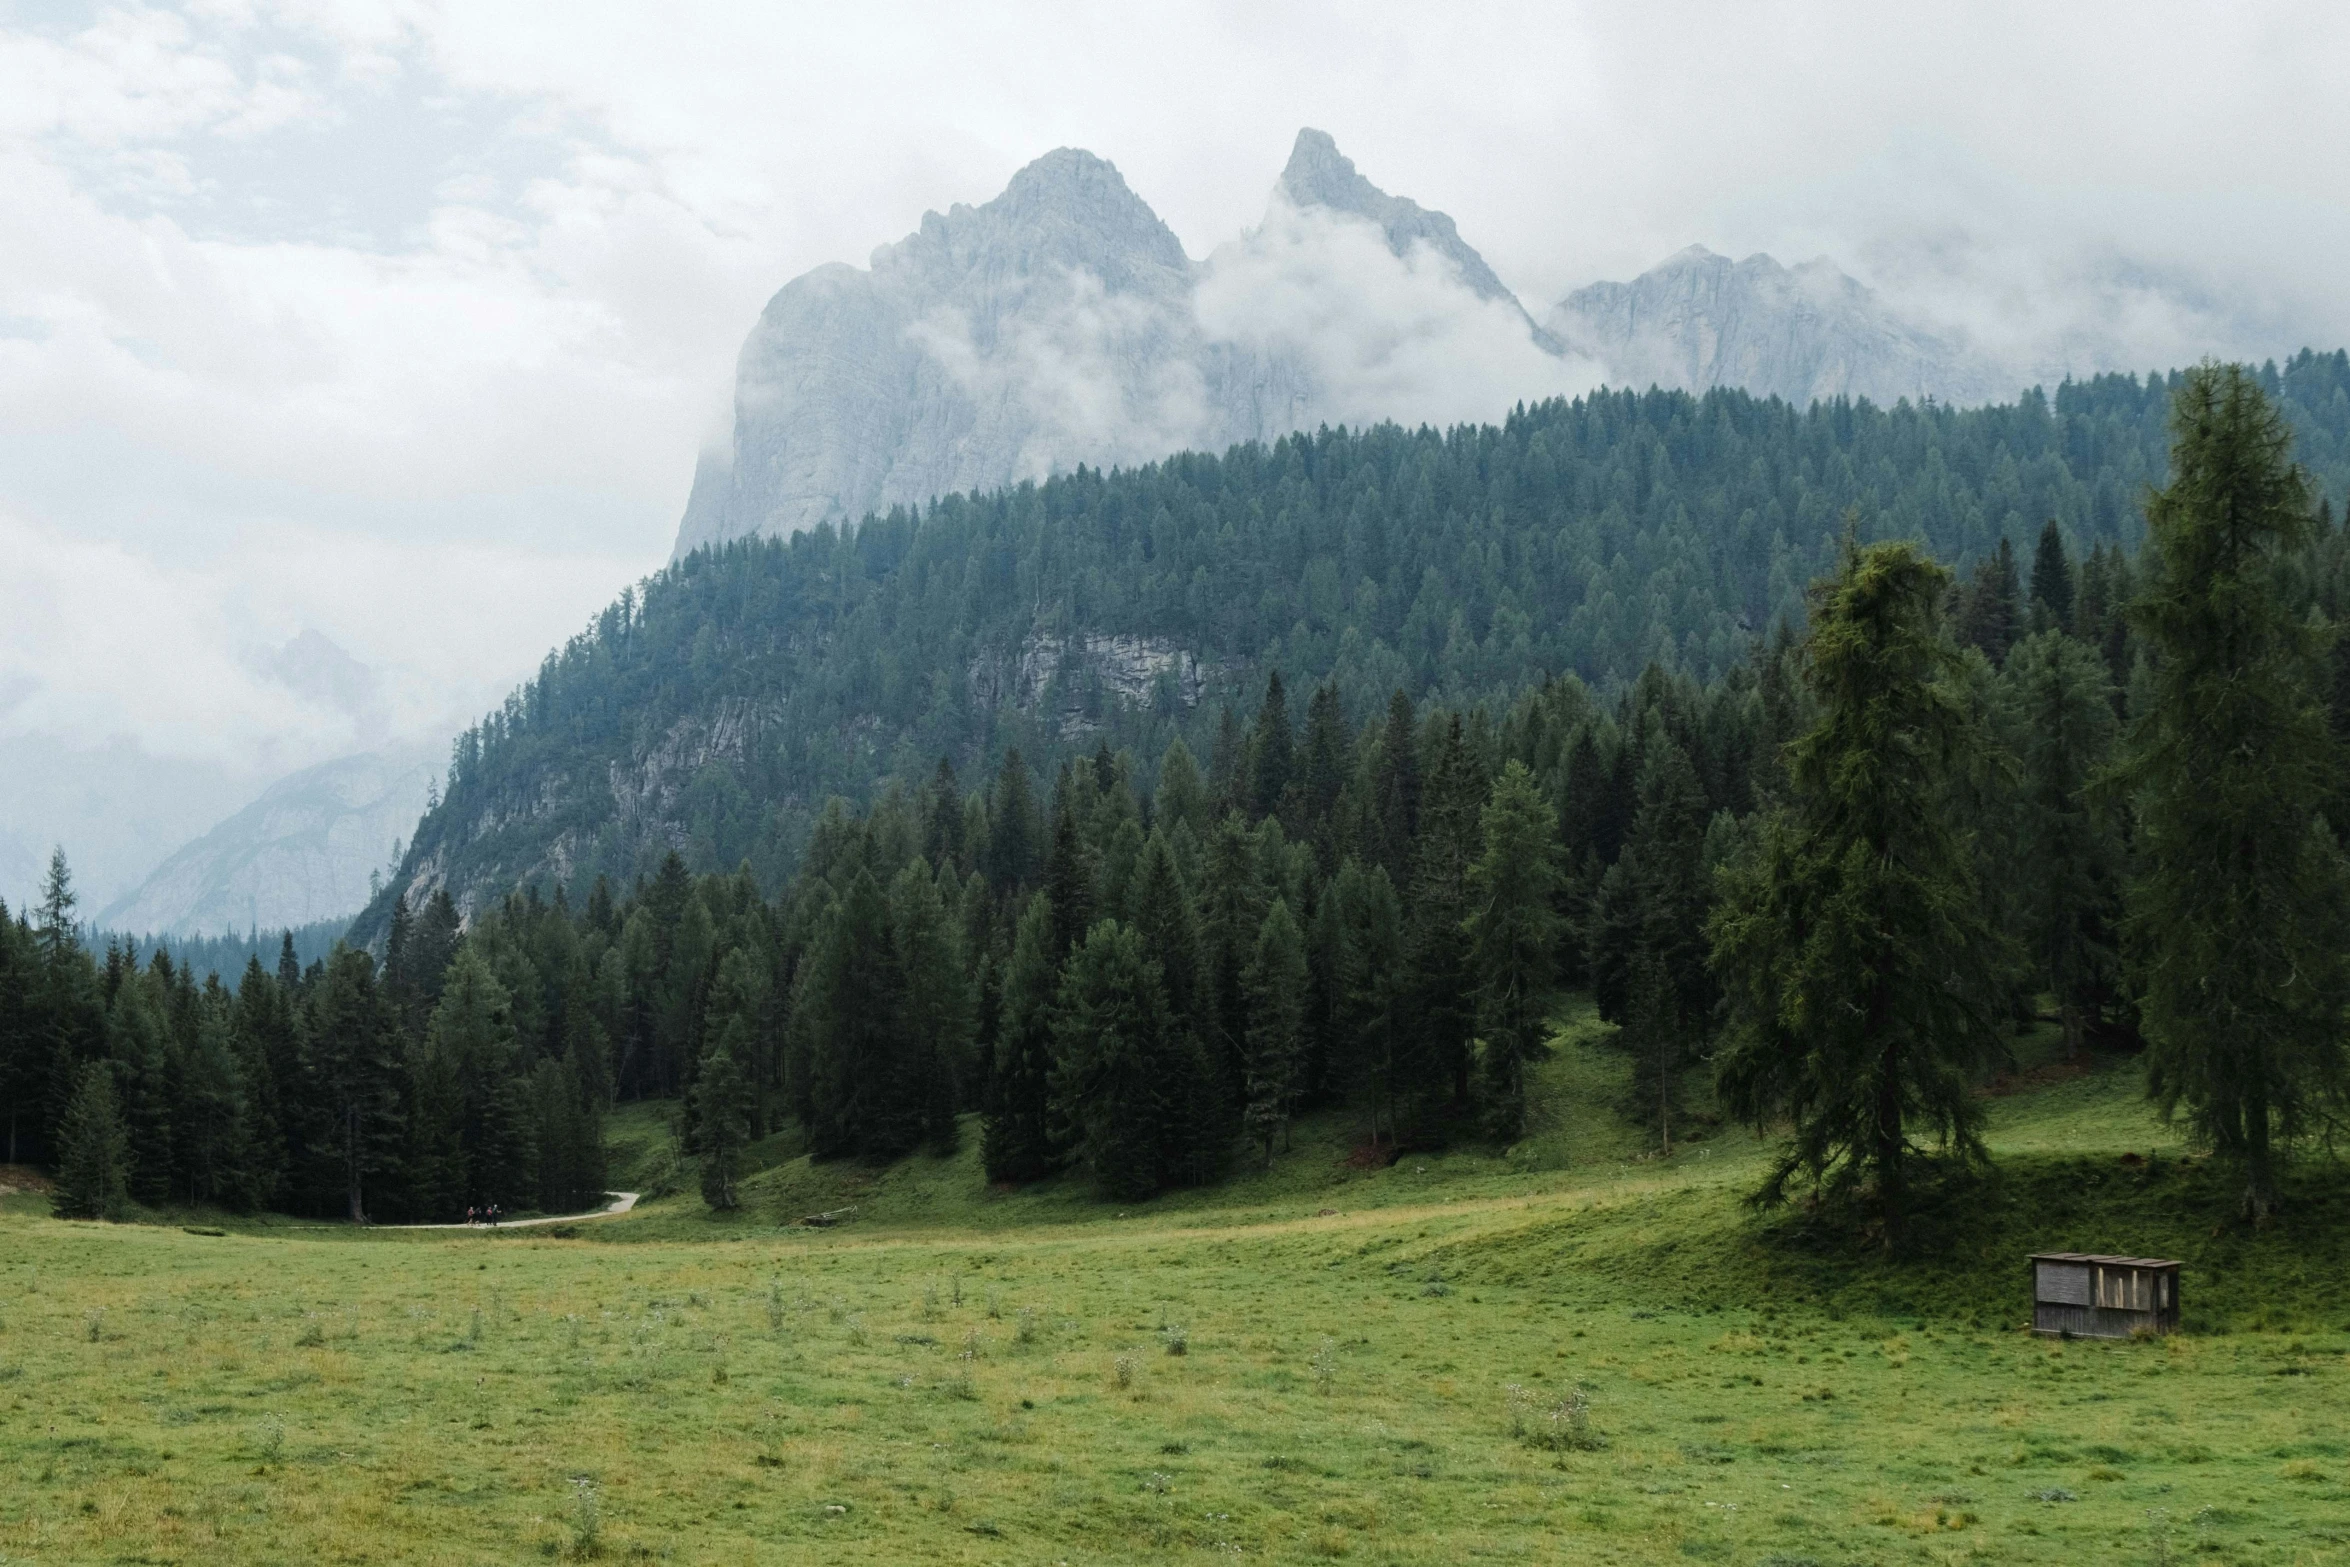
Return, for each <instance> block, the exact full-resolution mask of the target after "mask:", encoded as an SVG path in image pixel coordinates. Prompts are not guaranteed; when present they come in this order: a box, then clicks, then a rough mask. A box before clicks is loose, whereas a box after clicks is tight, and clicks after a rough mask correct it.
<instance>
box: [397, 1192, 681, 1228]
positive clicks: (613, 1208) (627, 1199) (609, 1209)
mask: <svg viewBox="0 0 2350 1567" xmlns="http://www.w3.org/2000/svg"><path fill="white" fill-rule="evenodd" d="M611 1197H612V1200H611V1201H610V1202H608V1203H606V1204H605V1205H604V1206H603V1207H601V1208H598V1209H596V1210H595V1211H594V1212H593V1213H550V1214H548V1215H546V1216H545V1217H543V1218H537V1219H505V1220H502V1221H500V1222H499V1223H497V1224H494V1225H492V1224H466V1223H463V1222H459V1223H456V1224H382V1225H378V1226H376V1228H378V1229H384V1230H490V1229H497V1230H527V1229H529V1228H530V1227H531V1226H532V1225H534V1224H576V1223H578V1222H579V1221H580V1220H582V1219H609V1218H611V1217H612V1216H613V1215H615V1214H622V1213H626V1212H628V1210H629V1209H631V1208H633V1207H635V1206H636V1199H637V1194H636V1193H635V1192H613V1193H612V1194H611Z"/></svg>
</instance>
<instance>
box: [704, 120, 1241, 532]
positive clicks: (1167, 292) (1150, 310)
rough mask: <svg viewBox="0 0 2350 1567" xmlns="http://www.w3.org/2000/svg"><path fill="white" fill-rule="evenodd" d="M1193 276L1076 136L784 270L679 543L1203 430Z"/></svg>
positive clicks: (1155, 453) (780, 527)
mask: <svg viewBox="0 0 2350 1567" xmlns="http://www.w3.org/2000/svg"><path fill="white" fill-rule="evenodd" d="M1191 288H1192V267H1191V262H1190V260H1189V258H1187V257H1186V256H1185V255H1184V253H1183V246H1182V244H1181V243H1180V242H1179V241H1177V239H1176V238H1175V235H1174V233H1173V231H1172V230H1170V229H1169V228H1168V227H1167V226H1166V225H1165V224H1164V223H1161V222H1160V221H1159V219H1158V215H1157V214H1155V213H1153V212H1152V211H1151V209H1150V208H1149V207H1148V206H1147V205H1145V204H1144V202H1143V201H1142V199H1141V198H1140V197H1138V196H1136V195H1135V194H1134V192H1133V191H1131V190H1129V189H1127V186H1126V182H1125V180H1123V179H1122V178H1120V177H1119V174H1118V171H1117V170H1116V169H1115V168H1113V167H1111V166H1110V165H1109V164H1108V163H1106V162H1104V161H1103V160H1101V159H1099V158H1097V157H1095V156H1093V155H1092V154H1091V153H1088V152H1080V151H1078V150H1076V149H1074V148H1062V149H1061V150H1060V151H1058V152H1052V153H1048V154H1046V155H1045V156H1044V157H1042V158H1039V159H1038V160H1037V161H1036V162H1034V163H1032V164H1030V165H1029V166H1028V167H1027V168H1025V169H1022V170H1021V171H1020V172H1019V173H1018V174H1017V175H1015V176H1014V177H1013V179H1012V183H1011V185H1010V187H1009V188H1008V189H1006V190H1005V192H1004V193H1003V195H1001V196H999V197H998V198H996V199H995V200H994V201H991V202H989V203H988V204H987V205H985V206H983V207H977V208H973V207H966V206H960V205H958V206H956V207H954V208H952V209H950V210H949V211H948V212H947V213H946V214H945V215H944V216H941V215H939V214H938V213H935V212H933V213H929V214H926V215H925V216H924V218H923V220H922V227H921V229H920V231H919V232H917V233H914V234H911V235H909V236H907V237H906V238H905V239H904V240H901V241H900V242H898V243H897V244H895V245H885V246H883V247H882V248H881V249H879V250H877V251H875V252H874V253H873V258H872V266H871V269H870V270H868V271H862V272H861V271H858V270H857V269H855V268H853V267H847V266H840V265H833V266H826V267H819V268H817V269H816V270H815V271H813V272H810V273H808V274H807V275H805V276H803V277H800V278H797V279H794V280H793V281H792V282H791V283H789V284H787V285H785V287H784V288H783V290H782V292H780V293H778V294H777V295H776V296H775V298H774V299H773V300H771V301H770V302H769V303H768V306H767V309H766V311H765V312H764V313H763V314H762V315H761V316H760V318H759V324H758V325H757V326H756V327H755V328H753V329H752V332H751V336H750V340H749V341H748V342H746V343H745V344H744V345H743V351H742V357H741V359H740V361H739V363H738V365H737V370H736V379H735V428H734V445H733V452H732V454H731V460H730V461H727V462H724V463H722V462H719V461H717V460H714V459H709V458H705V459H704V461H703V464H702V466H701V469H700V471H699V472H697V473H696V475H695V478H694V489H693V495H692V498H691V499H690V500H689V501H688V502H687V505H686V515H685V520H684V523H683V524H682V525H681V527H680V529H679V532H678V541H677V544H678V553H680V554H684V553H685V552H687V551H689V550H691V549H693V548H694V547H695V546H697V545H700V544H705V543H709V542H711V541H713V540H718V539H726V538H734V537H738V536H740V535H743V534H746V533H778V534H788V533H794V532H798V531H799V530H801V529H804V528H808V527H813V526H814V525H816V524H817V523H820V522H824V521H827V520H835V521H837V520H843V519H853V518H856V517H860V516H862V515H864V514H865V513H866V512H868V511H873V510H877V509H885V508H887V507H889V506H893V505H898V504H902V503H907V502H922V501H927V500H929V499H930V498H931V497H933V496H935V495H941V494H946V493H950V492H953V491H957V490H969V489H982V488H989V489H991V488H994V487H997V486H999V485H1003V484H1007V483H1012V482H1016V481H1018V480H1020V479H1025V478H1041V477H1043V476H1045V475H1046V474H1049V473H1051V472H1052V471H1053V470H1054V469H1055V468H1056V467H1066V466H1071V465H1074V464H1075V463H1077V462H1093V463H1111V462H1131V461H1137V460H1142V459H1147V458H1151V457H1159V456H1163V455H1165V454H1166V453H1167V452H1169V451H1172V450H1174V449H1176V448H1177V447H1180V446H1182V445H1185V444H1188V443H1191V442H1194V441H1196V440H1197V439H1198V438H1199V437H1200V436H1201V434H1202V433H1203V432H1205V431H1207V430H1209V429H1211V428H1212V427H1213V423H1214V421H1212V420H1210V419H1209V418H1208V417H1207V412H1208V408H1207V404H1208V399H1207V393H1206V387H1205V383H1204V379H1203V376H1202V372H1201V366H1200V364H1199V360H1200V358H1201V354H1200V349H1199V342H1198V332H1197V329H1196V327H1195V326H1194V325H1193V324H1192V321H1191V312H1190V297H1191Z"/></svg>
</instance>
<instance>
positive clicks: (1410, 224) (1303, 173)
mask: <svg viewBox="0 0 2350 1567" xmlns="http://www.w3.org/2000/svg"><path fill="white" fill-rule="evenodd" d="M1279 188H1280V191H1281V193H1282V194H1283V195H1284V196H1286V197H1288V198H1289V200H1290V201H1291V202H1292V203H1294V204H1296V205H1297V206H1300V207H1326V208H1328V209H1329V210H1330V211H1332V212H1344V213H1349V214H1351V215H1353V216H1355V217H1358V218H1367V219H1369V220H1370V221H1371V222H1373V223H1376V224H1378V225H1379V227H1380V229H1381V231H1382V232H1384V233H1385V234H1386V235H1387V248H1388V249H1389V250H1391V251H1393V252H1394V253H1395V254H1396V255H1398V256H1403V255H1406V254H1408V253H1409V252H1410V250H1411V248H1412V245H1413V243H1414V242H1415V241H1417V242H1422V243H1425V244H1428V245H1430V246H1432V247H1434V248H1435V249H1436V251H1437V252H1438V253H1439V254H1441V255H1443V256H1445V257H1447V258H1449V259H1450V260H1451V261H1452V263H1453V265H1455V266H1456V267H1458V268H1459V269H1460V275H1461V281H1462V282H1464V283H1466V284H1468V285H1469V287H1470V288H1471V289H1472V290H1474V291H1475V293H1476V295H1477V297H1478V298H1480V299H1507V300H1509V301H1510V302H1511V303H1512V304H1516V303H1517V296H1515V295H1514V294H1512V293H1511V292H1510V291H1509V289H1508V288H1507V287H1505V286H1504V285H1503V283H1502V281H1501V279H1500V278H1498V277H1496V276H1494V273H1493V268H1491V267H1489V266H1487V265H1486V264H1485V258H1484V257H1483V256H1480V255H1479V254H1477V252H1476V251H1475V250H1474V249H1473V248H1471V246H1470V245H1469V243H1468V242H1467V241H1466V240H1464V239H1462V238H1461V231H1460V229H1459V227H1458V226H1457V225H1456V224H1455V223H1454V222H1453V221H1452V219H1451V218H1449V217H1447V216H1445V215H1444V214H1443V213H1441V212H1431V211H1429V210H1428V209H1427V208H1426V207H1423V206H1421V205H1420V204H1419V203H1418V202H1416V201H1413V200H1412V199H1411V198H1410V197H1408V196H1390V195H1388V194H1387V192H1385V191H1383V190H1381V189H1380V188H1379V187H1378V186H1376V185H1374V184H1372V183H1371V182H1370V181H1369V180H1367V179H1365V178H1363V176H1362V174H1361V172H1360V171H1359V170H1357V169H1356V168H1355V166H1354V160H1353V159H1351V158H1349V157H1347V156H1346V154H1344V153H1342V152H1340V151H1339V150H1338V143H1337V141H1336V140H1335V139H1334V138H1333V137H1332V136H1331V135H1330V133H1329V132H1328V131H1318V130H1315V129H1313V128H1312V127H1311V126H1308V127H1306V128H1305V129H1303V130H1301V131H1299V132H1298V133H1297V141H1296V143H1295V145H1293V146H1292V147H1291V148H1290V150H1289V165H1288V167H1286V168H1284V169H1283V170H1282V171H1281V180H1280V186H1279Z"/></svg>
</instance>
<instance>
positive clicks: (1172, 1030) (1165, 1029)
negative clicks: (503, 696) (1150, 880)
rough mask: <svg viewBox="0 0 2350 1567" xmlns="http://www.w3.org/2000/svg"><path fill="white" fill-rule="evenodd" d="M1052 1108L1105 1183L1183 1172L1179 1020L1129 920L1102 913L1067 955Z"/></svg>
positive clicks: (1134, 1183)
mask: <svg viewBox="0 0 2350 1567" xmlns="http://www.w3.org/2000/svg"><path fill="white" fill-rule="evenodd" d="M1054 1011H1055V1017H1054V1032H1055V1042H1056V1046H1057V1048H1056V1061H1055V1065H1054V1068H1053V1109H1054V1113H1055V1116H1056V1118H1057V1119H1058V1121H1059V1123H1060V1125H1061V1126H1062V1128H1063V1129H1064V1130H1063V1133H1062V1136H1063V1139H1064V1141H1065V1142H1066V1144H1067V1146H1068V1147H1069V1149H1070V1150H1071V1152H1072V1153H1073V1154H1074V1155H1075V1156H1076V1158H1077V1159H1078V1161H1079V1162H1080V1163H1082V1164H1084V1165H1085V1166H1086V1167H1087V1168H1088V1169H1090V1170H1091V1171H1092V1172H1093V1176H1094V1179H1095V1181H1097V1182H1098V1183H1099V1184H1100V1186H1101V1189H1102V1191H1103V1193H1104V1194H1105V1195H1107V1196H1110V1197H1115V1198H1120V1199H1133V1198H1140V1197H1148V1196H1150V1195H1151V1194H1152V1193H1154V1192H1156V1191H1158V1190H1159V1189H1160V1188H1161V1187H1164V1186H1169V1185H1173V1184H1175V1183H1176V1182H1177V1181H1179V1180H1180V1179H1181V1178H1182V1173H1183V1171H1184V1169H1185V1167H1186V1163H1187V1155H1188V1153H1189V1150H1188V1149H1187V1148H1186V1147H1185V1145H1184V1144H1185V1133H1186V1132H1187V1131H1188V1130H1189V1126H1190V1117H1189V1115H1188V1113H1187V1100H1188V1098H1189V1095H1190V1093H1191V1092H1192V1091H1193V1090H1194V1089H1195V1088H1196V1086H1197V1085H1196V1084H1195V1083H1193V1082H1190V1081H1187V1074H1186V1073H1185V1072H1184V1071H1183V1069H1182V1068H1183V1061H1182V1048H1181V1047H1182V1038H1181V1035H1182V1030H1181V1028H1180V1025H1179V1024H1178V1023H1177V1022H1176V1019H1175V1016H1174V1014H1173V1012H1172V1011H1171V1010H1170V1009H1169V1007H1168V1005H1167V993H1166V988H1165V986H1164V985H1162V984H1161V983H1160V976H1159V966H1158V965H1157V964H1156V963H1153V962H1152V961H1150V959H1149V957H1148V956H1147V955H1145V953H1144V952H1143V947H1142V938H1141V937H1140V936H1139V935H1137V934H1136V933H1135V931H1134V930H1133V928H1132V927H1130V926H1126V925H1122V924H1120V923H1119V922H1118V921H1116V920H1103V921H1101V922H1100V923H1098V924H1096V925H1095V926H1094V927H1093V929H1092V930H1090V931H1088V932H1087V933H1086V938H1085V940H1084V941H1083V942H1082V943H1080V944H1079V946H1078V948H1077V950H1076V951H1074V952H1072V953H1071V954H1070V955H1069V965H1068V969H1067V972H1066V974H1065V975H1064V977H1063V979H1062V981H1061V989H1060V995H1059V997H1058V1000H1057V1003H1056V1005H1055V1009H1054Z"/></svg>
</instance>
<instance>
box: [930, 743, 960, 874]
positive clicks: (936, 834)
mask: <svg viewBox="0 0 2350 1567" xmlns="http://www.w3.org/2000/svg"><path fill="white" fill-rule="evenodd" d="M927 793H928V799H927V801H926V802H925V808H924V811H923V817H922V857H923V858H924V859H926V860H928V861H929V862H930V863H931V864H933V865H942V866H943V865H954V866H958V867H960V866H962V865H964V864H966V863H967V861H966V860H965V857H964V848H963V791H962V788H961V786H960V785H958V784H957V783H956V781H955V764H954V763H953V762H951V761H949V760H948V759H947V758H945V757H943V756H942V757H940V758H939V759H938V771H937V772H936V773H934V774H933V775H932V776H931V779H930V788H929V790H928V791H927Z"/></svg>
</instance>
